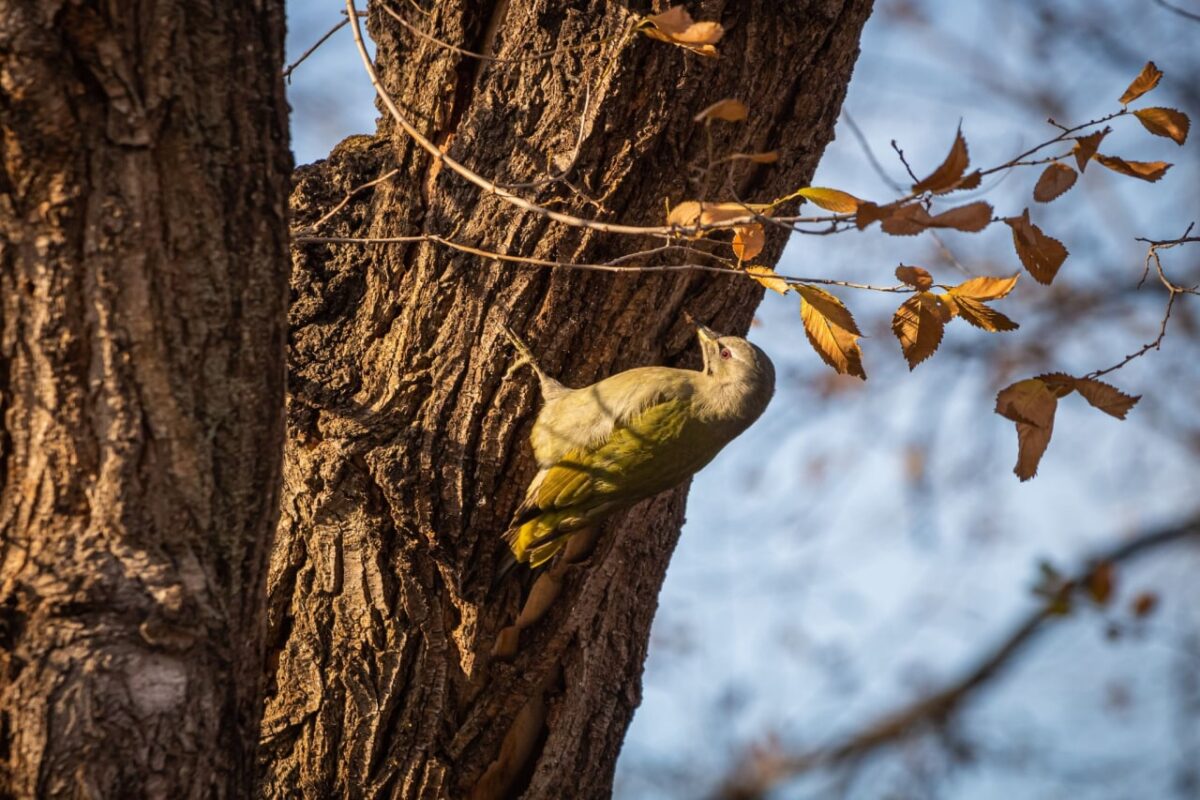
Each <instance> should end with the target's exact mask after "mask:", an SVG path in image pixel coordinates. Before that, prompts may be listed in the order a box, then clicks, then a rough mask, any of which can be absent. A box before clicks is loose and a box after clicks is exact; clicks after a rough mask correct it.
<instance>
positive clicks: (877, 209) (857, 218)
mask: <svg viewBox="0 0 1200 800" xmlns="http://www.w3.org/2000/svg"><path fill="white" fill-rule="evenodd" d="M898 207H899V206H897V205H896V204H895V203H888V204H887V205H884V206H881V205H876V204H875V203H872V202H870V201H869V200H863V201H860V202H859V204H858V210H857V211H856V212H855V214H854V224H855V226H856V227H857V228H858V229H859V230H860V231H861V230H863V229H864V228H866V227H867V226H868V225H870V224H871V223H872V222H879V220H881V219H887V218H888V217H890V216H891V215H892V214H894V213H895V212H896V209H897V208H898Z"/></svg>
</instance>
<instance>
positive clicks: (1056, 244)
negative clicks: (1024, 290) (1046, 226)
mask: <svg viewBox="0 0 1200 800" xmlns="http://www.w3.org/2000/svg"><path fill="white" fill-rule="evenodd" d="M1004 222H1005V223H1006V224H1007V225H1008V226H1009V227H1010V228H1012V234H1013V245H1014V246H1015V247H1016V249H1017V255H1018V256H1019V257H1020V259H1021V263H1022V264H1024V265H1025V269H1027V270H1029V274H1030V275H1032V276H1033V279H1034V280H1035V281H1037V282H1038V283H1044V284H1049V283H1050V282H1051V281H1053V280H1054V276H1055V275H1057V274H1058V270H1059V267H1061V266H1062V265H1063V262H1064V261H1066V260H1067V248H1065V247H1063V243H1062V242H1060V241H1059V240H1058V239H1055V238H1054V237H1052V236H1047V235H1046V234H1044V233H1042V230H1041V228H1039V227H1038V226H1037V225H1034V224H1033V223H1032V222H1030V221H1029V209H1028V208H1027V209H1025V211H1024V213H1023V214H1021V216H1019V217H1009V218H1008V219H1006V220H1004Z"/></svg>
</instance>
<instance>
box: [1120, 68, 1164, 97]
mask: <svg viewBox="0 0 1200 800" xmlns="http://www.w3.org/2000/svg"><path fill="white" fill-rule="evenodd" d="M1162 76H1163V74H1162V70H1160V69H1159V68H1158V67H1156V66H1154V62H1153V61H1147V62H1146V66H1144V67H1142V71H1141V73H1139V74H1138V76H1137V77H1136V78H1134V79H1133V83H1131V84H1129V88H1128V89H1126V90H1125V93H1124V94H1123V95H1121V99H1120V100H1118V101H1117V102H1118V103H1120V104H1121V105H1123V106H1127V105H1129V104H1130V103H1132V102H1133V101H1134V100H1137V99H1138V98H1139V97H1141V96H1142V95H1144V94H1145V93H1146V92H1148V91H1150V90H1151V89H1153V88H1154V87H1155V86H1158V82H1159V81H1161V80H1162Z"/></svg>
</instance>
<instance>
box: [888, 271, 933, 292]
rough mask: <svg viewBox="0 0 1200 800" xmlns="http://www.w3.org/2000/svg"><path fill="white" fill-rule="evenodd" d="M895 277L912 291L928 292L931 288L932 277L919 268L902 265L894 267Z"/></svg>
mask: <svg viewBox="0 0 1200 800" xmlns="http://www.w3.org/2000/svg"><path fill="white" fill-rule="evenodd" d="M896 277H897V278H898V279H899V280H900V282H901V283H907V284H908V285H909V286H911V287H913V288H914V289H920V290H921V291H923V292H924V291H928V290H929V289H931V288H932V287H933V276H932V275H930V274H929V272H927V271H926V270H924V269H921V268H920V267H906V266H904V265H903V264H901V265H900V266H898V267H896Z"/></svg>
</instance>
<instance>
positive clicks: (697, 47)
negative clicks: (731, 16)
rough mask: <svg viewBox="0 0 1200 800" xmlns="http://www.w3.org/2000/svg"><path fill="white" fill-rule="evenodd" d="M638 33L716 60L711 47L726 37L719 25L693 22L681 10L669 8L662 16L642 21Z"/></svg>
mask: <svg viewBox="0 0 1200 800" xmlns="http://www.w3.org/2000/svg"><path fill="white" fill-rule="evenodd" d="M639 30H641V32H642V33H644V34H646V35H647V36H649V37H650V38H651V39H657V40H659V41H660V42H669V43H670V44H676V45H679V46H680V47H684V48H686V49H688V50H691V51H692V52H693V53H696V54H697V55H701V56H706V57H708V58H716V56H717V48H716V47H714V46H713V45H715V44H716V43H717V42H718V41H720V39H721V37H722V36H724V35H725V29H724V28H722V27H721V24H720V23H719V22H695V21H694V20H693V19H692V15H691V14H689V13H688V12H687V9H686V8H684V7H683V6H671V7H670V8H668V9H667V10H666V11H664V12H663V13H661V14H655V15H653V16H650V17H645V18H644V19H643V20H642V22H641V24H640V26H639Z"/></svg>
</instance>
